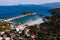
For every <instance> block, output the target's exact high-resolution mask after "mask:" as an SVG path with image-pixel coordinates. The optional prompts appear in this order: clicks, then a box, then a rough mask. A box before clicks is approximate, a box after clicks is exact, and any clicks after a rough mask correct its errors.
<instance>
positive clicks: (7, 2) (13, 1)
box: [0, 0, 60, 6]
mask: <svg viewBox="0 0 60 40" xmlns="http://www.w3.org/2000/svg"><path fill="white" fill-rule="evenodd" d="M55 2H60V0H0V6H13V5H30V4H33V5H41V4H46V3H55Z"/></svg>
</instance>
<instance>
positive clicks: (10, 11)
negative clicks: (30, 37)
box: [0, 3, 60, 23]
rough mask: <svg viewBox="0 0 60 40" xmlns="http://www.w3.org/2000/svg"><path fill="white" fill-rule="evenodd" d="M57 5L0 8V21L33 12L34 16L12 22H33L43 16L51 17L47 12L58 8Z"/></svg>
mask: <svg viewBox="0 0 60 40" xmlns="http://www.w3.org/2000/svg"><path fill="white" fill-rule="evenodd" d="M58 4H59V3H49V4H41V5H34V4H31V5H21V4H20V5H13V6H0V19H6V18H12V17H16V16H19V15H22V14H23V13H24V12H26V11H31V12H35V13H36V14H35V15H29V16H25V17H22V18H18V19H15V20H12V21H13V22H20V23H24V22H26V21H30V20H35V19H37V18H42V16H40V14H42V15H43V16H51V15H52V14H51V13H50V12H48V10H51V9H54V8H60V5H58Z"/></svg>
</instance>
